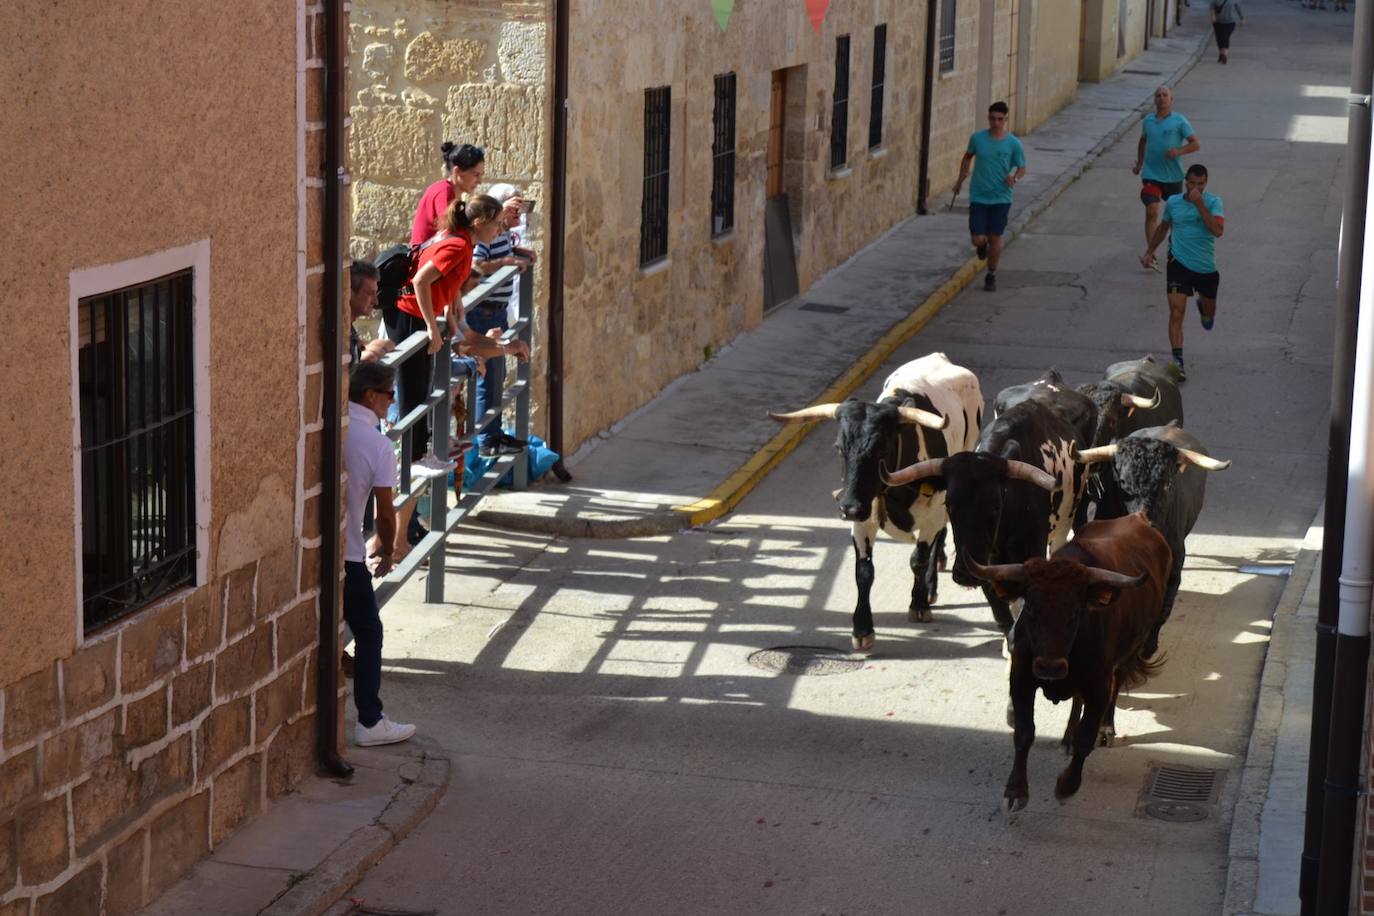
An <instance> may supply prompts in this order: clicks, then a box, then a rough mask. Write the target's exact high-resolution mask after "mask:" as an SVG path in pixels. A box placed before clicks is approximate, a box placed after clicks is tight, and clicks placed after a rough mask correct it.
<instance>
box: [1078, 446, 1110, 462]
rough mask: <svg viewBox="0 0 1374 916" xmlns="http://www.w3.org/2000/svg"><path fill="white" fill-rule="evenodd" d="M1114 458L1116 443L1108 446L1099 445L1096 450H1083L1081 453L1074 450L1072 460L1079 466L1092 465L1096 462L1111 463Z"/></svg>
mask: <svg viewBox="0 0 1374 916" xmlns="http://www.w3.org/2000/svg"><path fill="white" fill-rule="evenodd" d="M1114 457H1116V443H1115V442H1113V443H1111V444H1110V445H1099V446H1098V447H1097V448H1085V449H1084V450H1083V451H1081V452H1080V451H1078V450H1077V449H1074V453H1073V460H1074V461H1077V462H1078V463H1079V464H1093V463H1095V462H1098V461H1111V460H1112V458H1114Z"/></svg>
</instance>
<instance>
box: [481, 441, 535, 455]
mask: <svg viewBox="0 0 1374 916" xmlns="http://www.w3.org/2000/svg"><path fill="white" fill-rule="evenodd" d="M524 450H525V448H524V446H520V445H509V444H507V443H505V442H501V441H500V440H498V441H496V442H493V443H491V444H489V445H484V446H482V447H481V449H479V450H478V452H477V454H479V455H481V456H482V457H483V458H500V457H501V456H502V455H518V454H520V453H521V452H523V451H524Z"/></svg>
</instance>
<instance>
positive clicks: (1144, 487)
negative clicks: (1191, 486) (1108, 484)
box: [1074, 436, 1231, 528]
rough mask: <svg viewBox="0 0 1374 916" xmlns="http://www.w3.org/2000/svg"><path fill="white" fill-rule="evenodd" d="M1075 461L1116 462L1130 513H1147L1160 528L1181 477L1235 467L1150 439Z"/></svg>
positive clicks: (1092, 452)
mask: <svg viewBox="0 0 1374 916" xmlns="http://www.w3.org/2000/svg"><path fill="white" fill-rule="evenodd" d="M1074 460H1075V461H1077V462H1078V463H1079V464H1093V463H1095V462H1099V461H1110V462H1112V465H1113V470H1114V471H1115V474H1116V482H1117V485H1118V487H1119V488H1120V490H1121V495H1122V498H1123V500H1124V502H1125V508H1126V511H1127V512H1141V511H1143V512H1144V513H1145V516H1146V518H1148V519H1149V520H1150V524H1151V525H1153V526H1155V527H1156V528H1159V527H1160V526H1161V525H1162V524H1163V523H1164V517H1165V515H1166V514H1167V513H1168V508H1169V494H1170V492H1171V491H1172V490H1173V488H1174V483H1175V481H1176V480H1177V479H1178V475H1179V474H1182V473H1184V471H1185V470H1186V469H1187V468H1188V467H1189V466H1192V467H1195V468H1199V469H1201V470H1204V471H1224V470H1226V469H1227V468H1229V467H1230V466H1231V462H1230V461H1222V460H1220V459H1217V458H1213V457H1211V456H1210V455H1204V454H1202V453H1201V452H1195V451H1193V450H1192V449H1186V448H1178V447H1176V446H1174V445H1172V444H1170V443H1168V442H1165V441H1164V440H1163V439H1155V438H1152V437H1149V436H1127V437H1126V438H1125V439H1121V440H1119V441H1117V442H1113V443H1111V444H1110V445H1103V446H1099V447H1098V448H1090V449H1087V450H1085V451H1082V452H1079V453H1077V454H1075V455H1074Z"/></svg>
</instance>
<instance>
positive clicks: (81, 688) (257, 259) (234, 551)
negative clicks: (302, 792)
mask: <svg viewBox="0 0 1374 916" xmlns="http://www.w3.org/2000/svg"><path fill="white" fill-rule="evenodd" d="M142 6H143V4H141V3H139V2H135V0H111V2H109V3H107V4H103V5H101V6H100V7H92V8H89V9H84V10H82V11H80V16H81V20H80V22H79V23H78V22H63V21H59V20H60V17H61V16H64V15H71V16H76V15H77V13H76V11H74V10H71V9H67V8H65V7H62V8H53V7H51V6H50V5H48V4H45V3H42V2H40V0H17V2H16V3H11V4H6V5H0V29H3V30H4V32H5V34H14V35H18V36H20V37H21V40H19V41H18V43H17V44H16V48H18V49H19V51H18V52H17V53H18V54H19V58H20V60H19V63H20V65H21V66H31V67H33V68H34V69H38V68H39V67H40V66H41V65H42V64H46V63H48V62H49V61H50V59H57V58H62V57H63V55H62V54H59V53H56V52H55V51H54V48H58V49H61V48H66V47H68V46H69V43H70V35H71V34H73V32H74V30H75V29H76V28H78V27H79V28H85V29H89V30H91V31H92V33H93V34H100V35H101V36H102V41H101V42H99V43H98V44H97V45H96V46H93V47H91V48H89V49H87V51H86V52H85V53H86V55H87V57H86V58H85V59H83V66H82V67H81V68H66V69H62V68H58V69H55V70H50V71H49V77H50V78H49V79H46V80H44V81H40V82H39V83H35V85H34V87H33V88H34V91H33V94H32V96H33V97H31V98H26V99H23V100H20V101H18V102H17V103H13V104H7V103H6V101H4V100H0V120H5V121H6V123H12V124H15V125H17V126H18V130H17V131H16V133H15V135H16V136H19V135H24V136H28V137H30V138H31V139H32V140H33V142H31V143H26V144H25V146H24V148H23V149H22V150H20V151H17V152H16V151H15V150H14V148H13V147H10V148H6V150H5V152H6V161H7V168H8V170H9V177H10V180H11V184H10V191H11V194H12V196H13V197H14V199H15V202H16V205H18V206H21V207H22V208H23V209H24V210H25V211H26V212H31V213H35V214H36V215H35V217H34V219H35V220H37V222H35V223H34V224H33V226H32V229H33V232H32V233H31V238H32V244H33V245H38V246H42V247H43V248H44V250H47V247H48V246H46V243H44V242H43V241H42V240H43V239H45V238H50V237H53V235H54V233H61V232H63V231H66V232H67V238H68V240H69V244H68V245H67V246H65V248H64V251H63V252H62V253H61V254H60V255H58V256H53V257H47V258H44V259H42V260H41V264H40V266H39V267H38V268H36V269H35V271H34V273H33V276H32V277H31V278H30V284H31V288H32V295H33V296H34V298H35V300H36V301H41V302H43V303H44V307H43V308H42V309H40V310H38V311H39V312H41V314H42V315H43V319H42V320H43V321H47V322H51V323H50V324H45V325H44V326H43V330H42V333H41V338H35V339H41V341H42V343H41V345H40V347H41V349H40V350H39V351H31V352H29V353H28V354H27V356H26V357H24V358H25V362H26V363H27V364H29V365H32V366H34V367H43V371H46V372H58V373H61V374H60V375H59V376H58V377H55V378H52V379H45V381H44V382H43V383H42V384H40V385H38V386H36V387H35V389H34V390H35V391H36V392H39V394H37V395H35V397H34V398H33V401H34V403H32V404H26V405H24V406H25V410H26V411H27V412H23V411H21V412H20V413H19V415H18V416H19V422H18V423H17V424H15V425H13V426H9V425H7V424H10V423H12V422H13V421H14V419H15V417H14V416H11V415H7V417H3V418H0V428H3V429H4V430H5V435H6V438H7V441H10V442H11V443H12V444H13V445H14V446H15V448H16V449H17V452H18V454H20V455H25V454H29V453H36V454H39V455H40V456H41V460H40V461H38V462H35V463H34V464H32V465H30V466H27V467H22V468H15V467H14V466H13V465H7V470H9V471H10V473H12V474H14V475H16V476H22V477H23V478H24V479H26V480H27V481H29V483H30V484H31V485H32V486H35V487H37V488H40V489H42V490H43V492H45V493H48V494H50V496H51V497H52V498H53V499H57V500H58V501H59V502H58V504H57V505H56V509H57V511H52V512H47V513H40V514H39V516H36V517H35V516H32V515H30V516H27V517H24V518H18V517H16V518H15V519H8V518H5V517H0V532H3V533H4V535H5V539H6V540H7V541H8V542H10V543H13V544H16V545H18V549H19V550H20V556H19V557H18V558H17V560H16V565H15V568H16V569H20V570H27V573H21V574H17V575H14V576H10V577H7V579H6V582H5V583H4V584H3V585H0V598H2V599H3V600H0V606H3V607H4V608H5V609H6V612H5V614H3V615H0V656H3V662H4V664H3V665H0V914H3V916H39V914H43V916H47V914H53V916H58V914H61V916H73V914H87V913H92V914H94V913H101V914H108V916H120V914H131V913H135V912H137V911H138V910H139V909H140V908H142V907H143V906H145V905H146V904H147V903H149V902H151V901H152V900H153V899H154V898H156V897H157V896H158V895H159V894H161V893H162V892H163V891H164V890H166V889H167V888H168V887H169V886H170V885H171V884H172V883H173V882H175V881H176V880H177V879H178V878H179V877H180V876H181V875H182V874H183V873H185V871H186V870H187V869H189V868H190V867H191V866H192V865H193V864H195V863H196V862H197V861H198V860H199V859H200V858H202V857H203V856H204V855H205V854H207V853H208V852H209V851H210V850H211V849H213V848H214V847H216V846H217V845H219V844H220V843H221V842H223V841H224V839H225V838H226V837H227V836H229V835H230V834H231V833H232V832H233V831H234V830H235V829H236V828H237V827H239V826H240V825H242V824H243V823H245V822H246V821H248V820H249V819H251V818H252V817H253V816H255V815H256V814H258V813H259V812H260V811H262V809H263V807H264V806H265V805H266V804H267V803H268V802H269V801H270V800H272V799H273V798H276V797H278V796H281V795H283V794H284V793H286V792H288V791H290V790H291V789H292V788H293V787H294V786H296V785H297V784H298V783H299V782H300V780H301V779H302V778H304V777H305V776H306V775H308V774H310V773H312V772H313V771H314V764H315V724H316V719H315V696H316V683H315V681H316V673H317V670H318V666H317V658H316V654H317V651H318V650H317V644H318V637H319V631H320V618H319V615H320V607H319V589H318V583H319V578H320V551H321V543H322V538H321V530H320V518H321V506H320V493H321V487H320V459H319V446H320V442H321V440H322V435H323V433H322V431H321V409H322V402H321V391H322V379H323V373H324V372H325V371H336V370H337V368H338V367H339V366H340V364H341V361H342V358H343V355H342V354H332V355H328V354H324V353H322V352H321V351H322V345H321V334H320V328H321V322H322V316H323V311H322V310H323V308H324V307H325V304H324V302H323V295H322V276H323V270H324V268H323V264H322V261H323V256H322V252H321V237H322V232H321V228H322V227H321V217H322V212H323V206H322V204H323V189H324V181H323V163H322V152H321V151H322V149H323V128H324V123H323V122H324V117H325V114H324V78H323V64H324V62H323V44H324V35H323V6H322V5H321V4H320V3H319V2H317V0H242V2H241V3H238V4H234V5H232V6H225V5H220V4H183V5H177V6H169V7H167V8H166V9H165V10H164V11H163V13H162V15H161V16H160V17H159V19H158V20H157V22H156V23H152V22H151V21H150V20H148V19H147V17H146V16H141V15H138V12H139V10H141V8H142ZM40 7H42V9H39V8H40ZM136 8H137V9H136ZM54 17H58V19H54ZM186 34H195V35H203V36H213V37H214V38H213V39H212V40H208V42H198V43H194V44H193V45H184V43H181V44H178V43H177V42H174V41H172V40H171V38H170V37H169V36H178V35H186ZM164 39H165V44H166V47H167V49H168V53H167V54H166V55H164V56H163V57H161V58H160V61H159V63H160V66H159V67H158V68H152V69H147V68H131V67H128V66H125V65H124V64H126V63H127V60H128V55H129V53H130V49H137V48H146V47H147V46H148V42H149V41H150V40H155V41H158V42H164ZM25 55H27V60H28V61H29V63H27V64H25V63H24V60H25ZM38 62H42V63H41V64H40V63H38ZM87 68H89V69H87ZM90 72H99V73H103V74H107V75H108V78H107V79H104V80H102V81H100V82H99V83H98V84H96V83H91V82H89V79H88V74H89V73H90ZM301 76H303V78H304V82H303V85H300V86H298V77H301ZM224 97H233V98H236V99H243V100H251V104H252V105H253V106H254V107H253V109H252V113H253V116H252V117H250V118H245V117H244V116H243V112H242V109H241V108H239V107H233V106H231V107H227V108H226V107H225V106H223V105H219V104H217V102H219V101H222V99H223V98H224ZM247 103H248V102H247V101H245V104H247ZM177 106H182V107H181V108H180V109H179V110H178V107H177ZM187 110H190V111H195V112H196V113H197V116H196V117H195V118H187V117H184V116H182V115H183V114H184V111H187ZM35 112H41V113H42V114H41V116H37V115H35V114H34V113H35ZM51 112H63V113H64V115H63V117H69V118H71V119H72V122H73V123H83V124H86V125H87V126H88V127H89V129H90V130H91V131H92V132H93V133H98V134H100V135H101V136H103V137H105V138H106V139H107V141H108V142H109V143H111V144H113V145H115V146H118V147H119V148H120V149H121V155H120V156H119V157H116V158H115V160H113V161H111V162H110V163H108V164H107V168H108V169H110V170H111V173H112V176H113V177H112V185H111V187H110V188H108V189H107V192H106V193H104V194H102V195H98V196H97V198H92V197H91V196H90V194H89V188H87V187H85V186H84V184H82V183H81V182H79V181H75V180H72V178H71V176H73V175H76V174H78V172H79V169H78V168H77V166H79V163H80V161H81V160H80V159H75V160H73V159H72V158H70V157H72V156H77V157H79V156H84V153H83V152H82V150H81V148H80V146H79V145H76V146H72V145H71V144H69V143H66V142H50V140H49V139H48V138H46V137H45V136H44V134H43V132H44V131H45V130H56V131H57V132H58V134H59V135H61V136H67V134H66V133H64V132H66V131H68V129H69V128H68V126H67V124H66V123H65V122H61V121H59V122H53V123H50V122H52V116H51ZM111 113H113V114H111ZM102 119H104V120H102ZM226 120H227V122H228V123H226ZM231 128H232V129H231ZM207 135H213V136H216V137H219V138H220V139H219V140H218V141H217V144H218V146H217V149H216V155H215V156H209V157H197V156H192V155H186V154H185V151H186V150H188V149H197V148H200V147H202V146H203V144H204V138H205V137H206V136H207ZM3 142H4V141H3V139H0V145H3ZM302 149H303V150H304V152H305V155H304V169H303V170H302V168H301V166H300V165H298V153H299V152H300V151H301V150H302ZM169 150H170V151H171V152H170V153H169ZM211 183H213V184H215V186H216V187H217V188H218V189H219V193H221V194H223V195H224V197H225V199H231V200H238V201H241V202H243V203H244V206H242V207H234V208H223V207H214V206H209V205H207V204H206V202H205V198H204V192H203V189H204V188H205V187H207V186H209V185H210V184H211ZM33 197H37V198H39V199H44V200H48V201H49V203H50V205H51V206H50V208H49V209H48V210H47V211H44V212H42V213H39V212H38V211H37V210H36V209H35V208H34V207H32V206H31V204H32V200H31V198H33ZM81 207H84V208H86V212H87V216H88V217H89V219H90V221H91V225H112V224H116V223H118V225H120V226H121V227H122V228H121V231H120V232H118V233H113V234H111V233H107V232H90V233H85V232H72V231H71V226H70V221H69V218H68V217H67V215H66V214H69V213H70V212H73V209H74V208H77V209H79V208H81ZM244 214H250V216H249V217H245V215H244ZM49 219H50V220H52V224H51V225H50V224H48V223H47V222H44V221H45V220H49ZM207 238H208V239H210V240H211V241H210V244H211V245H212V246H213V252H214V253H213V257H212V259H211V265H210V268H209V270H210V277H209V278H207V285H208V288H209V297H208V306H207V308H208V309H209V311H210V313H211V314H212V315H213V317H214V321H213V326H212V329H211V330H210V339H209V341H208V343H209V350H210V361H209V365H207V366H205V367H203V369H202V370H201V372H200V373H198V374H197V376H196V384H198V385H199V384H208V385H209V387H210V390H211V392H212V394H213V397H212V398H211V399H210V416H209V417H208V423H206V427H208V431H209V439H208V441H206V440H199V441H197V447H198V449H205V450H209V451H210V453H211V455H212V466H211V470H212V473H211V479H210V480H208V481H206V487H207V490H208V493H209V500H208V506H209V508H208V510H207V511H208V517H204V518H198V519H197V521H198V523H200V524H201V525H203V526H204V527H205V528H207V529H208V532H209V540H208V549H207V550H206V551H205V553H204V555H203V556H202V562H203V568H204V569H205V570H206V572H205V575H204V576H203V579H204V581H202V582H200V583H198V584H197V586H196V587H194V588H187V589H184V590H181V591H179V592H176V593H174V594H172V595H169V596H167V597H166V598H164V599H162V600H160V601H158V602H156V603H154V604H153V605H151V606H149V607H145V608H142V609H140V610H138V611H136V612H134V613H132V614H130V615H129V616H127V617H126V618H124V619H121V620H119V621H117V622H114V623H111V624H109V625H108V626H105V627H103V628H100V629H98V630H95V631H91V632H82V629H81V623H80V619H81V618H80V613H79V610H78V609H77V608H76V607H74V602H78V601H79V598H80V588H79V587H78V585H77V578H76V576H77V570H76V563H77V551H76V550H74V549H73V537H74V531H73V528H74V526H73V523H72V520H73V517H74V512H73V511H72V510H71V508H70V504H69V506H68V510H67V511H63V506H62V505H61V500H62V498H63V495H64V494H68V495H71V494H72V489H71V488H72V485H73V480H74V478H75V477H76V476H77V475H76V471H75V468H74V466H73V462H75V461H79V460H80V457H79V454H78V453H77V451H76V449H74V448H73V444H72V440H71V437H70V435H66V436H63V435H54V431H55V430H61V429H71V428H72V426H73V418H72V414H71V412H72V410H73V406H72V404H71V401H72V397H71V391H72V390H73V388H74V387H75V382H74V380H72V379H71V378H70V375H69V371H70V369H69V367H70V366H71V365H73V364H72V362H71V353H70V349H69V348H70V347H71V346H72V345H73V341H71V340H70V339H69V335H68V334H67V327H68V321H69V320H70V316H69V310H68V308H67V303H68V298H67V297H68V295H69V294H70V288H69V280H68V276H69V272H70V271H73V270H77V269H81V268H86V267H89V266H92V265H103V264H107V263H110V262H119V261H126V260H130V259H136V258H139V257H142V256H145V255H148V254H149V253H150V252H158V251H162V250H166V249H168V248H172V247H175V246H180V245H185V244H187V243H188V242H192V241H194V240H197V239H207ZM298 239H299V240H301V241H303V242H304V244H303V245H301V244H298ZM20 254H21V255H22V254H24V252H23V251H22V249H21V252H20ZM25 260H26V261H30V262H32V263H35V264H39V263H40V261H39V260H38V259H34V258H28V257H26V258H25ZM273 327H276V328H278V329H280V331H281V333H277V334H271V333H266V334H265V333H264V329H265V328H266V329H269V330H270V329H271V328H273ZM26 346H28V347H30V349H31V348H32V347H33V346H34V345H33V343H32V341H31V342H30V343H29V344H27V345H26ZM0 347H3V345H0ZM249 352H251V353H252V359H253V360H254V362H253V364H252V365H251V367H249V371H245V364H244V362H243V360H244V354H245V353H249ZM7 355H9V356H11V358H12V359H16V360H17V359H19V358H20V357H19V356H18V355H17V354H15V353H7ZM11 413H12V414H13V412H11ZM40 417H41V418H42V422H38V421H37V418H40ZM64 424H65V425H64ZM26 437H27V438H26ZM51 443H55V445H54V446H52V448H53V449H54V450H53V451H52V452H51V453H45V452H44V449H47V448H49V445H50V444H51ZM73 501H74V498H73ZM28 550H35V554H34V555H33V556H26V555H25V551H28ZM20 609H22V610H20ZM334 614H335V615H336V616H337V610H334Z"/></svg>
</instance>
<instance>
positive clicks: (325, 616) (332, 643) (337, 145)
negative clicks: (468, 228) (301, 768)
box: [315, 0, 353, 776]
mask: <svg viewBox="0 0 1374 916" xmlns="http://www.w3.org/2000/svg"><path fill="white" fill-rule="evenodd" d="M344 2H345V0H325V4H324V30H325V53H324V92H325V115H324V120H325V127H324V175H325V185H324V225H323V226H322V227H321V230H322V234H323V248H324V277H323V281H324V282H323V287H324V293H323V295H324V303H323V305H324V307H323V308H322V309H320V316H321V322H320V324H321V328H320V335H321V337H322V338H323V348H322V349H321V352H322V353H323V354H324V372H323V379H322V381H323V389H324V390H323V395H324V411H323V419H324V429H323V430H322V436H323V441H322V442H321V443H320V516H321V517H320V532H321V536H320V651H319V659H318V667H319V670H318V672H317V677H316V680H315V720H316V723H315V724H316V736H317V738H318V745H317V753H318V756H319V761H320V769H321V770H323V771H324V772H325V773H327V774H328V775H330V776H349V775H351V774H352V773H353V767H351V766H349V765H348V762H347V761H346V760H344V759H343V758H342V757H341V756H339V624H338V619H337V617H336V612H337V610H338V608H339V576H340V574H341V572H342V570H341V569H340V568H339V558H340V556H341V554H340V543H339V532H340V530H341V529H342V526H343V518H342V512H341V511H340V505H341V502H342V500H341V498H340V497H341V492H340V491H341V490H342V489H343V487H342V481H343V402H342V399H341V391H342V389H341V386H340V376H341V374H342V373H341V370H340V365H339V354H340V353H341V352H342V351H343V336H342V321H341V320H340V319H341V317H342V315H343V297H342V295H341V294H340V293H341V290H342V287H343V231H342V230H343V226H342V225H341V216H342V209H343V208H342V207H341V206H340V204H341V198H342V196H343V185H344V179H345V177H346V176H345V175H344V170H343V161H344V156H343V154H344V149H343V140H344V93H345V91H346V89H345V85H344V82H345V78H346V74H347V71H346V68H345V66H344V49H345V48H346V47H347V44H346V43H345V42H346V37H345V35H344V14H343V5H344Z"/></svg>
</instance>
